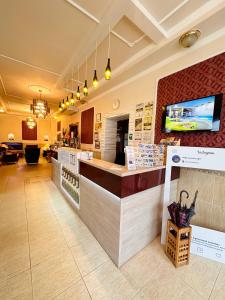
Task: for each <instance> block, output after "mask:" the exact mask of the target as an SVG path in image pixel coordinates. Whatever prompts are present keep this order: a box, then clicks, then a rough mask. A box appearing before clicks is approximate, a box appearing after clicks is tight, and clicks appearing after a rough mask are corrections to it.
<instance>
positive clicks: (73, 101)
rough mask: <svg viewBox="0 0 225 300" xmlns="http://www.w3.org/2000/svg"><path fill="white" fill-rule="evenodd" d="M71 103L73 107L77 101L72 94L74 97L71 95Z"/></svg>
mask: <svg viewBox="0 0 225 300" xmlns="http://www.w3.org/2000/svg"><path fill="white" fill-rule="evenodd" d="M70 103H71V104H72V105H74V103H75V99H74V96H73V93H72V95H71V99H70Z"/></svg>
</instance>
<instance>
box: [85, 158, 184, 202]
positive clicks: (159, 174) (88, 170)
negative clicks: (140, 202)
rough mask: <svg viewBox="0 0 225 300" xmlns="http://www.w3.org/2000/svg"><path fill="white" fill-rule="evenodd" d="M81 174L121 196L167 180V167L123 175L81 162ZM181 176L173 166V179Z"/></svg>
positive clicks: (178, 170)
mask: <svg viewBox="0 0 225 300" xmlns="http://www.w3.org/2000/svg"><path fill="white" fill-rule="evenodd" d="M80 174H81V175H82V176H84V177H86V178H88V179H89V180H91V181H92V182H94V183H96V184H97V185H99V186H101V187H103V188H104V189H106V190H108V191H109V192H111V193H113V194H114V195H116V196H117V197H119V198H124V197H127V196H130V195H133V194H136V193H139V192H142V191H144V190H147V189H150V188H153V187H155V186H158V185H160V184H163V183H164V182H165V169H160V170H154V171H150V172H145V173H140V174H135V175H130V176H124V177H121V176H117V175H115V174H112V173H110V172H106V171H104V170H102V169H99V168H96V167H93V166H90V165H89V164H86V163H84V162H80ZM179 176H180V169H179V168H173V169H172V175H171V179H172V180H174V179H177V178H179Z"/></svg>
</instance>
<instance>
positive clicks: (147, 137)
mask: <svg viewBox="0 0 225 300" xmlns="http://www.w3.org/2000/svg"><path fill="white" fill-rule="evenodd" d="M151 139H152V133H151V131H143V132H142V143H144V144H151Z"/></svg>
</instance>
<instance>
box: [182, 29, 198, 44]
mask: <svg viewBox="0 0 225 300" xmlns="http://www.w3.org/2000/svg"><path fill="white" fill-rule="evenodd" d="M200 35H201V31H200V30H198V29H196V30H194V29H193V30H189V31H187V32H185V33H184V34H182V36H181V37H180V39H179V43H180V45H181V46H182V47H184V48H190V47H191V46H193V45H194V44H195V43H196V42H197V40H198V39H199V37H200Z"/></svg>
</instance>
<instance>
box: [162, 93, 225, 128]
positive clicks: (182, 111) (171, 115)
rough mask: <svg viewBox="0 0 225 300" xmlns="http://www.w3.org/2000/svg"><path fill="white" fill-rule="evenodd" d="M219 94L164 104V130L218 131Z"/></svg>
mask: <svg viewBox="0 0 225 300" xmlns="http://www.w3.org/2000/svg"><path fill="white" fill-rule="evenodd" d="M221 100H222V97H221V95H214V96H208V97H205V98H199V99H195V100H189V101H185V102H179V103H176V104H172V105H167V106H166V117H165V123H164V131H165V132H174V131H177V132H179V131H198V130H208V131H219V127H220V111H221Z"/></svg>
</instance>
